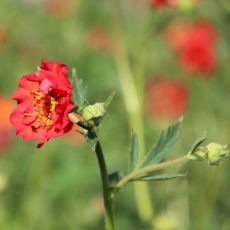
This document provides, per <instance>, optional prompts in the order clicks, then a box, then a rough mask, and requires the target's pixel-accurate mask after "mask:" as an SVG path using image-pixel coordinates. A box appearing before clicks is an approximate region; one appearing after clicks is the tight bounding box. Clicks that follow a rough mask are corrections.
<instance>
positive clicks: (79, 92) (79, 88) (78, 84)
mask: <svg viewBox="0 0 230 230" xmlns="http://www.w3.org/2000/svg"><path fill="white" fill-rule="evenodd" d="M70 82H71V84H72V85H73V87H74V89H73V97H74V100H75V102H76V104H77V105H84V104H85V103H86V102H87V99H86V87H84V86H83V84H82V80H81V79H79V78H78V77H77V73H76V69H73V70H72V77H71V79H70Z"/></svg>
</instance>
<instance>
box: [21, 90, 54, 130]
mask: <svg viewBox="0 0 230 230" xmlns="http://www.w3.org/2000/svg"><path fill="white" fill-rule="evenodd" d="M33 94H34V95H35V97H34V100H33V105H34V110H35V111H34V112H33V113H25V114H24V115H25V116H34V115H36V116H37V119H36V121H35V123H34V124H33V127H34V128H39V127H48V126H51V125H53V123H54V122H53V120H52V119H51V116H52V114H53V113H54V111H55V108H56V106H57V104H58V100H57V99H56V98H54V97H52V96H50V95H49V94H43V93H41V92H37V91H34V92H33Z"/></svg>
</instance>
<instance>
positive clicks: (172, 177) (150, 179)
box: [132, 174, 186, 181]
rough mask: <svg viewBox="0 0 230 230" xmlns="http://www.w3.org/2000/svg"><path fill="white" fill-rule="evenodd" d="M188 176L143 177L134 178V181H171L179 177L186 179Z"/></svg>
mask: <svg viewBox="0 0 230 230" xmlns="http://www.w3.org/2000/svg"><path fill="white" fill-rule="evenodd" d="M185 176H186V174H160V175H153V176H143V177H137V178H134V179H133V180H132V181H156V180H171V179H175V178H179V177H185Z"/></svg>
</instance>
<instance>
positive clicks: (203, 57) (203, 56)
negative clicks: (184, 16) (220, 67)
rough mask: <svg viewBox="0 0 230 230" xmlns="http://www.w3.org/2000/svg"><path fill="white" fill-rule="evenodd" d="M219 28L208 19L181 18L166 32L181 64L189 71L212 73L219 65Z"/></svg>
mask: <svg viewBox="0 0 230 230" xmlns="http://www.w3.org/2000/svg"><path fill="white" fill-rule="evenodd" d="M217 37H218V34H217V30H216V28H215V26H214V25H213V24H212V23H211V22H210V21H208V20H205V19H198V20H195V21H190V20H179V21H175V22H173V23H172V24H171V25H170V26H169V27H168V28H167V29H166V32H165V38H166V42H167V43H168V45H169V46H170V47H171V48H172V49H173V50H175V51H176V53H177V54H178V57H179V61H180V64H181V65H182V67H183V69H184V70H185V71H186V72H188V73H196V74H206V75H208V74H210V73H212V72H213V71H214V70H215V68H216V65H217V61H216V54H215V46H216V41H217Z"/></svg>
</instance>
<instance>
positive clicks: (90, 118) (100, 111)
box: [82, 102, 106, 127]
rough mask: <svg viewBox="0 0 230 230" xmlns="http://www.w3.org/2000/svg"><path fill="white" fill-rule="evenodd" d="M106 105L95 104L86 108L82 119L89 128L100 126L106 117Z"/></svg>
mask: <svg viewBox="0 0 230 230" xmlns="http://www.w3.org/2000/svg"><path fill="white" fill-rule="evenodd" d="M105 113H106V111H105V108H104V103H99V102H98V103H95V104H94V105H88V106H86V107H85V108H84V110H83V113H82V117H83V120H84V121H85V122H86V123H87V125H89V126H92V127H93V126H98V125H99V124H100V123H101V122H102V120H103V118H104V116H105Z"/></svg>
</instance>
